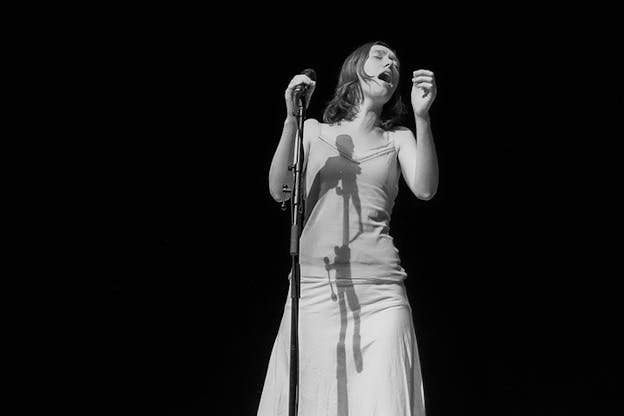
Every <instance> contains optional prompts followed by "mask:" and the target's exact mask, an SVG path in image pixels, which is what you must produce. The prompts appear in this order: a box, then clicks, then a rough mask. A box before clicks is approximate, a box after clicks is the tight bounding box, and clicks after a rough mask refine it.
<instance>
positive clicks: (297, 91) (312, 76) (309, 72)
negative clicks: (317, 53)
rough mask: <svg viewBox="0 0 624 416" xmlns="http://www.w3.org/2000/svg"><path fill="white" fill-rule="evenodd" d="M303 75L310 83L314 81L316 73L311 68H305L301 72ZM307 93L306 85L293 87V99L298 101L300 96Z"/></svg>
mask: <svg viewBox="0 0 624 416" xmlns="http://www.w3.org/2000/svg"><path fill="white" fill-rule="evenodd" d="M301 73H302V74H303V75H307V76H308V78H310V79H311V80H312V81H316V72H315V71H314V70H313V69H312V68H307V69H304V70H303V71H301ZM307 91H308V85H307V84H299V85H297V86H296V87H295V91H294V96H295V99H298V98H299V97H300V96H301V95H305V93H306V92H307Z"/></svg>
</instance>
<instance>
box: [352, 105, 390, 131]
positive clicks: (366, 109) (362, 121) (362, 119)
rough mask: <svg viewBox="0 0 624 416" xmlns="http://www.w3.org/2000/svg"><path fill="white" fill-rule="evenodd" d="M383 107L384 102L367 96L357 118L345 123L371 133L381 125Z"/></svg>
mask: <svg viewBox="0 0 624 416" xmlns="http://www.w3.org/2000/svg"><path fill="white" fill-rule="evenodd" d="M382 108H383V104H379V103H374V102H373V101H371V100H370V98H368V97H366V98H364V100H362V102H361V103H360V106H359V109H358V112H357V114H356V115H355V118H354V119H353V120H351V121H348V122H346V123H345V124H348V125H349V126H350V127H351V128H353V129H355V130H357V131H360V132H362V133H369V132H371V131H373V130H375V129H376V128H377V127H379V123H380V122H381V110H382Z"/></svg>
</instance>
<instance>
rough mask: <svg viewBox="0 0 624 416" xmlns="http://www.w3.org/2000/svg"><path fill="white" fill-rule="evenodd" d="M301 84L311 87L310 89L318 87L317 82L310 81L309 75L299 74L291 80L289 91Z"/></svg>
mask: <svg viewBox="0 0 624 416" xmlns="http://www.w3.org/2000/svg"><path fill="white" fill-rule="evenodd" d="M299 84H305V85H309V86H310V88H315V87H316V81H312V79H310V77H308V76H307V75H304V74H298V75H295V76H294V77H293V79H292V80H290V83H289V84H288V88H287V89H293V88H295V87H296V86H297V85H299Z"/></svg>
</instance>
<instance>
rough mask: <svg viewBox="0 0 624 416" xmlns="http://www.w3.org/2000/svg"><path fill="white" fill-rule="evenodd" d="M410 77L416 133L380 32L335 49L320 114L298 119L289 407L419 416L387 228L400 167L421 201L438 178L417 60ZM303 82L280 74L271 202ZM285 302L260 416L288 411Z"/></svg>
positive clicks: (332, 413) (341, 414)
mask: <svg viewBox="0 0 624 416" xmlns="http://www.w3.org/2000/svg"><path fill="white" fill-rule="evenodd" d="M411 81H412V86H411V100H410V101H411V106H412V110H413V112H414V117H415V133H414V132H412V130H410V129H409V128H407V127H404V126H402V125H400V124H399V123H400V120H401V118H402V116H403V115H405V113H406V111H407V110H406V106H405V105H404V104H403V101H402V100H401V95H400V91H399V88H398V87H399V60H398V58H397V55H396V53H395V51H394V50H392V49H391V48H390V47H389V46H388V45H387V44H385V43H383V42H371V43H367V44H365V45H362V46H360V47H359V48H357V49H356V50H355V51H353V52H352V53H351V54H350V55H349V56H348V57H347V58H346V59H345V61H344V63H343V65H342V69H341V71H340V76H339V80H338V85H337V86H336V90H335V93H334V96H333V99H332V100H331V101H330V102H329V103H328V104H327V106H326V108H325V110H324V114H323V123H321V122H319V121H317V120H315V119H312V118H309V119H307V120H306V121H305V124H304V137H303V147H304V171H303V174H302V180H303V189H304V191H305V213H304V224H303V230H302V232H301V238H300V264H301V299H300V304H299V310H300V312H299V357H300V360H299V363H300V364H299V408H298V409H299V410H298V415H299V416H408V415H409V416H424V415H425V397H424V389H423V381H422V375H421V367H420V359H419V355H418V346H417V342H416V334H415V329H414V323H413V318H412V309H411V306H410V304H409V301H408V298H407V294H406V291H405V282H404V281H405V279H406V277H407V273H406V271H405V270H404V268H403V267H402V266H401V261H400V258H399V252H398V250H397V248H396V247H395V245H394V243H393V239H392V237H391V236H390V229H389V226H390V217H391V213H392V208H393V206H394V202H395V199H396V197H397V194H398V190H399V186H398V185H399V178H400V177H401V175H402V176H403V179H404V181H405V183H406V184H407V186H408V187H409V189H410V190H411V191H412V193H413V194H414V195H415V196H416V197H417V198H419V199H421V200H425V201H426V200H429V199H431V198H432V197H433V196H434V195H435V193H436V191H437V187H438V161H437V155H436V150H435V145H434V140H433V134H432V131H431V121H430V117H429V109H430V107H431V105H432V103H433V101H434V99H435V97H436V91H437V89H436V83H435V77H434V74H433V72H431V71H428V70H425V69H419V70H416V71H413V72H412V79H411ZM302 84H303V85H305V86H307V88H306V89H305V92H304V93H305V94H306V96H305V97H304V98H305V103H306V105H308V104H309V102H310V98H311V96H312V94H313V92H314V89H315V86H316V83H315V81H313V80H312V79H310V78H309V77H308V76H307V75H305V74H299V75H296V76H295V77H294V78H293V79H292V80H291V82H290V83H289V85H288V87H287V89H286V92H285V101H286V120H285V122H284V128H283V131H282V136H281V138H280V140H279V144H278V145H277V149H276V151H275V154H274V156H273V159H272V161H271V167H270V170H269V189H270V193H271V195H272V197H273V198H274V199H275V200H276V201H278V202H282V201H283V200H286V199H288V198H290V194H283V193H282V185H283V184H287V185H288V186H289V187H291V189H292V186H293V184H292V172H291V171H289V170H288V165H289V163H292V159H293V147H294V141H295V134H296V129H297V122H296V118H295V117H294V115H293V111H294V109H295V108H296V102H295V98H294V94H295V90H296V89H297V90H299V89H300V88H301V85H302ZM297 87H299V88H297ZM288 278H289V280H291V276H289V277H288ZM291 283H292V282H291ZM290 304H291V299H290V294H289V295H288V296H287V298H286V302H285V307H284V314H283V317H282V320H281V324H280V327H279V330H278V333H277V336H276V338H275V343H274V345H273V349H272V352H271V356H270V359H269V363H268V368H267V373H266V377H265V381H264V386H263V390H262V396H261V398H260V403H259V406H258V412H257V415H258V416H285V415H287V414H288V387H289V354H290V351H289V347H290V338H289V336H290V335H289V334H290V310H291V309H290V308H291V305H290Z"/></svg>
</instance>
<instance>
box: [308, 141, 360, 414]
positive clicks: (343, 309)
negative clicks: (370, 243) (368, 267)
mask: <svg viewBox="0 0 624 416" xmlns="http://www.w3.org/2000/svg"><path fill="white" fill-rule="evenodd" d="M336 148H337V149H338V150H339V152H340V153H341V154H342V155H337V156H333V157H330V158H328V159H327V160H326V162H325V165H324V166H323V167H322V168H321V169H320V170H319V172H318V173H317V175H316V177H315V179H314V182H313V184H312V186H311V189H310V195H309V198H310V199H311V200H313V201H318V200H319V198H320V197H322V195H323V194H325V193H326V192H329V191H330V190H331V189H332V188H334V189H335V192H336V194H337V195H339V196H341V197H342V200H343V210H342V213H343V221H342V241H341V243H340V245H336V246H334V252H333V253H331V254H330V253H328V256H326V257H325V258H324V259H323V260H324V261H325V269H326V270H327V277H328V280H329V279H330V270H335V271H336V280H340V282H341V284H336V285H335V286H336V287H335V290H334V286H333V285H332V283H331V280H330V284H329V287H330V290H331V299H332V300H333V301H334V302H335V301H338V307H339V309H340V333H339V338H338V342H337V344H336V358H337V360H336V362H337V365H336V380H337V396H338V397H337V406H338V413H337V414H338V416H341V415H348V414H349V400H348V390H347V384H348V380H347V351H346V347H345V339H346V333H347V323H348V319H347V314H348V313H349V311H348V310H347V306H348V308H349V310H350V311H351V313H352V314H353V342H352V345H353V361H354V363H355V367H356V371H357V372H358V373H360V372H362V370H363V369H364V362H363V360H362V350H361V347H360V309H361V307H360V303H359V300H358V297H357V295H356V293H355V291H354V289H353V284H352V283H353V280H352V277H351V249H350V247H349V244H350V243H351V242H353V241H354V240H355V239H356V238H358V237H359V236H360V234H362V232H363V225H362V207H361V204H360V196H359V192H358V186H357V182H356V177H357V175H359V174H360V173H361V172H362V169H361V168H360V165H359V163H358V162H356V161H354V160H352V159H353V150H354V145H353V139H352V138H351V136H349V135H346V134H342V135H339V136H337V137H336ZM343 155H344V156H346V157H344V156H343ZM321 178H322V179H323V182H324V183H325V184H328V186H326V187H324V189H323V190H321V189H320V185H319V183H320V181H321ZM350 203H353V206H354V208H355V210H356V212H357V214H358V217H359V218H358V224H359V228H358V231H357V232H356V234H355V235H354V236H350V229H349V224H350V217H349V206H350ZM332 258H333V260H330V259H332Z"/></svg>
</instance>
